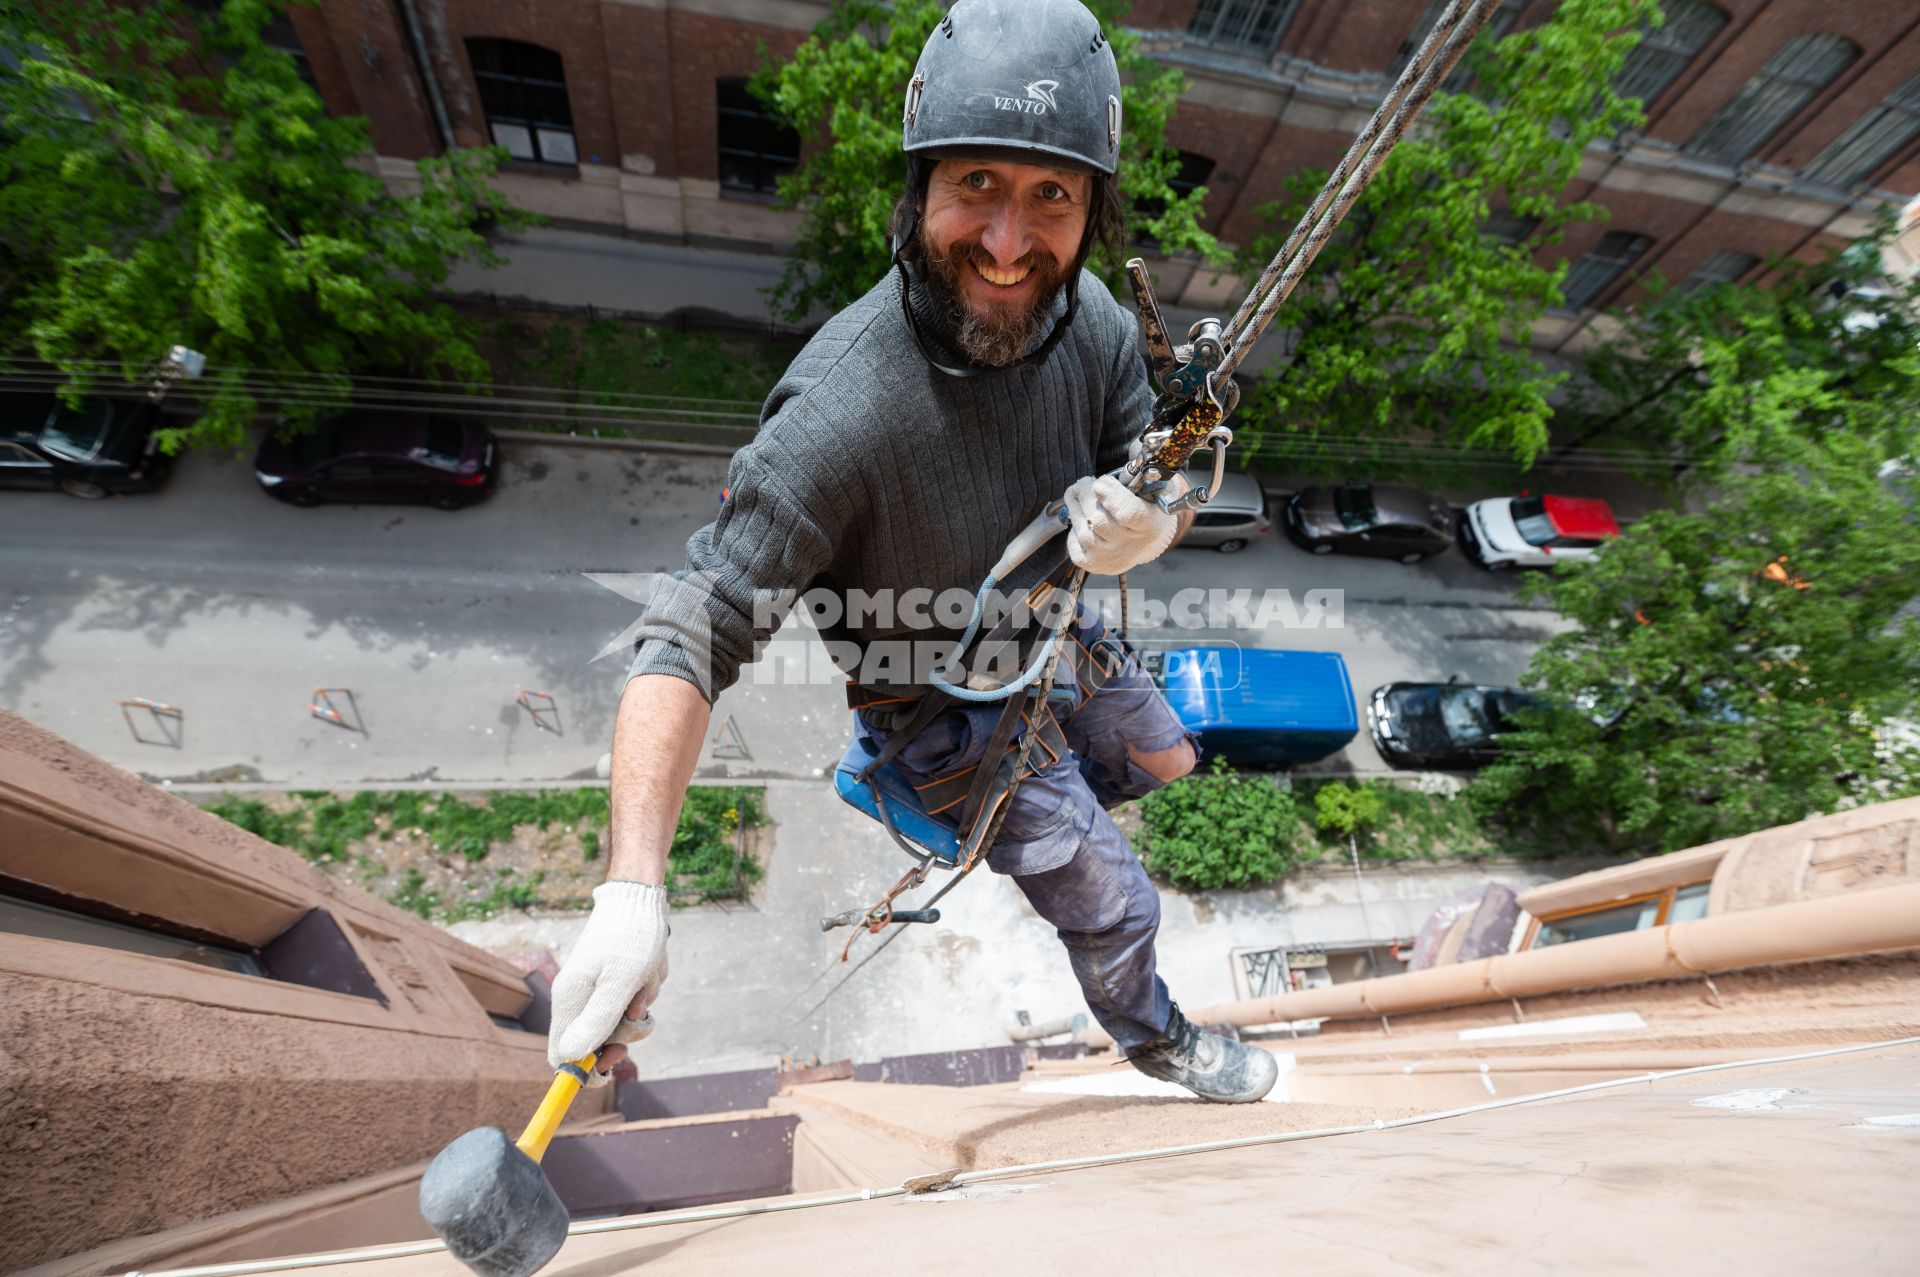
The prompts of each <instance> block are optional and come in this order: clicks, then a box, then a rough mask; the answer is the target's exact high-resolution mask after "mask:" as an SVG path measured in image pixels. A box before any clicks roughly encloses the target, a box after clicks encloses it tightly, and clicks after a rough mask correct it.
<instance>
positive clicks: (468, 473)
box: [253, 410, 500, 510]
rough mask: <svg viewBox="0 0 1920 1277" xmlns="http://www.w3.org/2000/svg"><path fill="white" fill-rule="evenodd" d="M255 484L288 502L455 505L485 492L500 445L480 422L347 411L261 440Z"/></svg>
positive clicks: (449, 507)
mask: <svg viewBox="0 0 1920 1277" xmlns="http://www.w3.org/2000/svg"><path fill="white" fill-rule="evenodd" d="M253 469H254V477H255V478H257V479H259V481H260V486H261V487H262V488H265V489H266V490H267V492H268V493H269V494H270V495H272V496H275V497H278V498H280V499H281V500H282V501H290V502H292V503H293V504H294V505H318V504H320V502H322V501H346V502H360V501H399V502H409V503H413V504H420V505H431V506H438V507H439V508H440V509H442V510H457V509H459V508H460V507H461V506H467V505H472V504H473V503H474V502H476V501H479V500H480V499H482V498H483V497H485V496H486V495H487V494H488V493H490V492H492V491H493V489H494V485H495V483H496V482H497V481H498V479H499V475H500V446H499V444H498V442H497V441H496V440H495V439H494V437H493V432H492V431H490V430H488V429H487V428H486V427H485V426H482V425H478V424H476V423H474V422H470V421H461V420H459V419H458V418H455V417H443V416H437V415H434V414H431V413H405V412H390V411H372V410H370V411H354V412H347V413H342V414H339V415H337V416H333V417H327V418H323V419H322V420H321V421H319V422H318V423H317V424H316V425H315V426H314V428H313V429H312V430H311V431H309V432H308V433H306V434H302V435H296V436H294V437H293V438H291V439H282V438H279V437H277V436H274V437H269V438H268V439H267V441H266V442H265V443H263V444H261V445H260V452H259V454H258V455H257V456H256V457H255V458H254V463H253Z"/></svg>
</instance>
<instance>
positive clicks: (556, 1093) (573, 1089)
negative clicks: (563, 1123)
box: [513, 1053, 600, 1162]
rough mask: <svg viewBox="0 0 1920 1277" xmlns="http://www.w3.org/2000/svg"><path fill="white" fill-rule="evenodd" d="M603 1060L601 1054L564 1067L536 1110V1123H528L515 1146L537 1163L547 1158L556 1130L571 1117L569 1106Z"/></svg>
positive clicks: (585, 1057)
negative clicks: (598, 1063) (549, 1145)
mask: <svg viewBox="0 0 1920 1277" xmlns="http://www.w3.org/2000/svg"><path fill="white" fill-rule="evenodd" d="M599 1058H600V1057H599V1054H598V1053H595V1054H593V1055H587V1056H583V1057H582V1058H580V1059H578V1060H575V1061H574V1062H573V1063H572V1064H563V1065H561V1066H560V1071H559V1072H558V1073H555V1074H554V1075H553V1085H552V1086H550V1087H548V1088H547V1098H546V1099H544V1100H541V1101H540V1107H539V1108H537V1109H535V1110H534V1111H533V1120H532V1121H531V1122H528V1123H527V1129H526V1130H524V1131H522V1132H520V1138H519V1139H517V1140H515V1141H514V1142H513V1143H514V1147H516V1148H518V1149H519V1150H520V1151H521V1152H522V1153H525V1154H526V1155H527V1156H528V1157H531V1158H532V1159H533V1160H534V1161H536V1162H537V1161H539V1160H540V1159H541V1158H542V1157H545V1156H546V1153H547V1145H548V1144H549V1143H551V1142H552V1140H553V1132H554V1130H555V1129H556V1128H557V1127H558V1126H559V1125H560V1119H561V1118H563V1117H565V1116H566V1115H567V1106H568V1105H569V1104H572V1103H573V1097H574V1096H576V1095H578V1094H580V1088H581V1087H583V1086H585V1085H586V1084H587V1074H588V1073H590V1072H592V1071H593V1062H594V1061H595V1060H597V1059H599Z"/></svg>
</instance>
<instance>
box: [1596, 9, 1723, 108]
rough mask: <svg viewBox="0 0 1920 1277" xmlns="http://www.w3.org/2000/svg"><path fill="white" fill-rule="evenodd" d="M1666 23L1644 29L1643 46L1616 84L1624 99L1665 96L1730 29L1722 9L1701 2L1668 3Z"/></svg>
mask: <svg viewBox="0 0 1920 1277" xmlns="http://www.w3.org/2000/svg"><path fill="white" fill-rule="evenodd" d="M1662 7H1663V8H1665V10H1666V13H1667V20H1666V22H1665V23H1664V24H1662V25H1661V26H1659V27H1642V28H1641V30H1640V43H1639V44H1637V45H1635V46H1634V47H1633V52H1632V53H1629V54H1628V55H1627V61H1626V64H1625V65H1623V66H1622V67H1621V68H1620V74H1619V76H1618V77H1616V78H1615V80H1614V82H1613V87H1614V91H1615V92H1617V93H1619V94H1620V96H1621V97H1626V98H1639V99H1640V100H1641V101H1642V102H1651V101H1653V100H1654V99H1655V98H1657V97H1659V96H1660V95H1661V94H1662V93H1664V92H1666V90H1667V86H1668V85H1670V84H1672V83H1673V82H1674V80H1675V79H1677V78H1678V77H1679V75H1680V72H1682V71H1684V70H1685V69H1686V66H1687V63H1689V62H1691V61H1693V59H1694V55H1695V54H1697V53H1699V52H1700V50H1702V49H1704V48H1706V47H1707V45H1708V43H1709V42H1711V41H1712V39H1713V38H1714V37H1715V36H1717V35H1719V34H1720V29H1721V28H1722V27H1724V26H1726V25H1727V15H1726V12H1725V11H1724V10H1722V9H1719V8H1716V7H1715V6H1713V5H1710V4H1703V3H1701V0H1665V4H1664V5H1663V6H1662Z"/></svg>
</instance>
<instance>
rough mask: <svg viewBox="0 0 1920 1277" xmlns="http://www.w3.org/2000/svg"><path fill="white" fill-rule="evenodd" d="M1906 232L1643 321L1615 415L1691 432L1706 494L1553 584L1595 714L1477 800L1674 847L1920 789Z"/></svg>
mask: <svg viewBox="0 0 1920 1277" xmlns="http://www.w3.org/2000/svg"><path fill="white" fill-rule="evenodd" d="M1882 229H1883V233H1884V231H1885V230H1886V229H1887V228H1884V227H1883V228H1882ZM1881 243H1882V241H1881V240H1880V239H1878V238H1870V239H1867V240H1863V241H1862V242H1861V243H1860V244H1858V245H1856V246H1854V247H1853V248H1851V249H1849V250H1848V251H1847V252H1845V253H1843V254H1840V255H1838V256H1835V257H1831V258H1829V259H1827V260H1824V261H1821V262H1818V263H1811V264H1795V263H1778V262H1777V263H1774V265H1773V267H1772V273H1773V277H1772V279H1771V281H1770V282H1768V283H1766V284H1764V285H1759V286H1754V285H1748V286H1733V285H1724V286H1717V287H1713V288H1708V289H1704V290H1699V291H1697V292H1694V293H1692V294H1690V295H1678V294H1669V295H1666V296H1656V299H1655V300H1654V301H1652V302H1651V303H1650V304H1648V305H1646V306H1643V307H1641V308H1640V309H1639V310H1638V311H1637V312H1633V313H1626V314H1622V315H1620V316H1619V319H1620V321H1621V323H1622V324H1623V325H1624V327H1623V330H1622V332H1621V335H1620V337H1619V338H1618V340H1616V341H1615V342H1614V343H1613V344H1612V345H1611V346H1610V347H1609V348H1608V349H1607V350H1605V351H1603V352H1601V353H1599V354H1598V355H1596V356H1595V358H1594V360H1593V361H1592V366H1593V370H1594V376H1593V383H1592V386H1591V387H1590V392H1589V393H1590V403H1589V408H1588V410H1589V412H1590V413H1591V414H1592V418H1591V419H1592V420H1594V421H1596V422H1599V423H1602V424H1603V425H1604V426H1605V427H1606V428H1607V429H1609V430H1612V431H1616V432H1620V431H1625V432H1631V433H1632V434H1633V435H1635V436H1638V437H1641V438H1644V439H1647V440H1651V441H1654V442H1655V443H1657V444H1660V445H1662V446H1666V447H1670V448H1673V449H1676V450H1678V452H1679V453H1680V454H1682V456H1683V457H1684V460H1685V468H1684V470H1683V471H1682V472H1681V475H1680V484H1679V487H1680V492H1681V495H1682V497H1683V498H1684V499H1685V501H1686V502H1687V508H1685V509H1681V510H1673V511H1662V512H1659V513H1656V514H1654V515H1651V516H1649V517H1648V518H1646V519H1644V520H1642V521H1640V522H1639V523H1637V524H1635V525H1633V526H1632V527H1630V528H1629V529H1628V530H1627V532H1626V533H1625V535H1623V536H1622V537H1620V538H1619V539H1618V540H1616V541H1614V542H1613V543H1611V544H1609V545H1608V546H1606V547H1605V548H1604V549H1603V550H1602V551H1601V552H1600V553H1599V554H1597V555H1595V556H1594V557H1593V558H1592V559H1591V560H1589V561H1588V562H1586V563H1583V564H1579V565H1576V566H1573V567H1571V568H1568V569H1563V570H1561V571H1560V572H1557V573H1556V574H1555V575H1554V577H1552V578H1551V579H1550V580H1548V581H1537V582H1534V583H1533V584H1534V588H1535V591H1536V592H1537V593H1539V594H1541V595H1544V596H1545V597H1546V598H1548V599H1550V600H1551V602H1552V604H1553V606H1554V608H1555V609H1556V610H1557V611H1559V612H1560V613H1561V614H1562V615H1564V616H1565V617H1566V618H1567V619H1569V620H1570V621H1572V622H1573V623H1574V626H1575V628H1574V629H1573V630H1571V631H1570V632H1568V633H1564V634H1561V635H1559V636H1557V637H1555V638H1554V639H1552V640H1551V641H1549V642H1548V643H1547V645H1546V646H1545V647H1544V648H1542V649H1541V650H1540V651H1539V652H1538V653H1537V654H1536V656H1535V658H1534V661H1533V663H1532V666H1531V668H1530V670H1529V673H1528V679H1529V682H1531V683H1533V684H1535V685H1537V686H1538V687H1540V688H1542V689H1544V690H1545V691H1546V692H1547V693H1548V695H1549V697H1550V698H1551V699H1553V700H1554V701H1556V702H1557V703H1558V704H1560V705H1562V706H1565V707H1569V708H1568V709H1566V710H1565V711H1564V712H1562V713H1560V714H1558V715H1557V716H1556V717H1555V719H1554V721H1553V722H1552V723H1551V724H1549V725H1545V726H1541V727H1537V728H1534V729H1530V730H1528V731H1525V732H1522V733H1520V734H1519V735H1518V736H1517V737H1515V738H1513V740H1512V741H1511V743H1510V744H1509V745H1506V746H1503V750H1502V758H1501V761H1500V762H1499V763H1498V764H1497V765H1495V766H1494V767H1491V768H1489V769H1488V770H1487V771H1485V772H1483V773H1482V774H1481V776H1480V779H1479V781H1478V782H1477V784H1476V786H1475V790H1474V792H1475V796H1476V801H1479V802H1480V803H1482V804H1483V805H1484V806H1491V807H1498V808H1501V809H1505V810H1507V811H1514V810H1517V809H1521V808H1524V809H1525V810H1526V812H1527V814H1529V815H1532V816H1537V817H1542V818H1544V819H1547V820H1549V821H1552V820H1557V819H1564V820H1567V821H1578V822H1585V823H1588V824H1591V825H1593V826H1596V827H1597V828H1598V829H1599V830H1600V831H1601V832H1602V833H1604V834H1605V835H1606V836H1607V837H1608V838H1609V839H1610V840H1612V841H1613V842H1614V843H1615V844H1616V845H1620V846H1624V847H1630V848H1635V849H1642V850H1672V849H1675V848H1679V847H1685V846H1689V845H1693V844H1696V843H1700V842H1704V841H1708V840H1710V839H1714V838H1720V837H1727V836H1731V835H1734V834H1741V833H1748V832H1751V831H1753V830H1755V829H1760V828H1764V827H1766V826H1768V825H1774V824H1779V823H1782V822H1787V821H1793V820H1798V819H1802V818H1804V817H1806V816H1810V815H1814V814H1818V813H1821V812H1826V811H1832V810H1835V809H1837V808H1841V807H1845V806H1849V805H1852V804H1854V803H1859V802H1865V801H1872V800H1876V799H1880V798H1887V797H1894V796H1898V795H1900V794H1905V793H1912V792H1916V791H1920V487H1917V486H1916V483H1915V470H1914V462H1915V459H1916V457H1920V318H1917V317H1916V316H1917V315H1920V310H1917V309H1916V308H1917V307H1920V286H1916V285H1915V284H1913V283H1911V282H1909V283H1905V284H1902V283H1898V282H1894V281H1885V280H1879V279H1878V276H1877V264H1878V263H1879V261H1880V249H1881ZM1869 285H1871V287H1870V286H1869ZM1593 405H1598V406H1597V407H1595V406H1593ZM1574 707H1578V708H1577V709H1576V708H1574Z"/></svg>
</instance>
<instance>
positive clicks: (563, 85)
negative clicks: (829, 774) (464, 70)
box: [464, 36, 580, 171]
mask: <svg viewBox="0 0 1920 1277" xmlns="http://www.w3.org/2000/svg"><path fill="white" fill-rule="evenodd" d="M464 43H465V46H466V51H467V66H468V69H469V70H470V71H471V72H472V73H473V82H474V90H475V97H476V99H477V100H478V101H479V103H480V115H481V118H482V119H484V120H485V121H486V124H487V138H488V140H489V141H490V142H491V143H492V144H493V145H494V146H498V147H502V148H503V149H505V150H506V152H507V154H508V156H509V157H510V158H511V159H512V160H513V161H514V162H515V163H518V164H538V165H541V166H543V167H546V168H565V169H573V170H576V171H577V170H578V169H579V167H580V138H579V135H578V133H577V132H576V131H575V128H574V121H573V93H572V91H571V90H569V89H568V87H567V74H566V55H565V54H563V53H562V52H561V51H560V50H558V49H550V48H548V47H547V46H545V45H542V44H534V43H532V42H531V41H527V40H510V39H506V38H504V37H499V36H468V37H467V38H466V40H465V41H464ZM527 49H531V50H534V51H536V52H538V53H542V54H547V55H550V56H551V57H552V58H553V59H554V60H555V62H556V63H557V64H558V66H559V73H560V74H559V78H558V79H551V78H548V77H546V76H544V75H536V74H532V73H531V72H530V71H529V70H528V69H526V68H525V67H524V66H523V67H521V68H519V69H516V70H493V69H491V68H488V69H484V70H483V69H482V58H481V57H480V56H479V53H480V51H482V50H487V51H491V52H493V53H495V54H500V55H504V54H507V53H510V52H518V51H520V50H527ZM491 60H492V59H487V61H491ZM502 60H503V61H504V60H505V59H504V58H503V59H502ZM490 86H493V87H492V90H491V91H492V92H493V93H494V94H495V95H496V97H495V101H493V102H490V101H489V100H488V95H489V89H490ZM529 89H533V90H538V91H539V92H540V93H541V94H542V95H551V94H552V92H553V91H554V90H556V89H557V90H558V91H559V97H560V100H561V101H562V102H564V103H565V104H566V116H567V118H566V119H565V120H556V119H549V118H546V117H545V116H544V115H535V114H534V113H533V108H532V105H531V103H530V101H529V100H528V98H527V90H529ZM509 93H511V94H514V95H517V97H518V106H519V111H518V113H515V112H514V111H512V110H511V109H509V110H505V111H501V112H495V110H494V109H493V108H494V106H495V105H496V104H498V105H501V106H503V107H508V108H511V107H512V106H513V105H514V103H513V102H510V101H508V100H506V98H505V97H504V96H500V95H505V94H509ZM550 100H551V97H550V96H549V101H550ZM501 125H506V126H507V127H509V128H516V129H520V130H521V131H522V132H523V133H524V134H525V135H526V146H527V149H528V151H529V152H530V154H527V155H517V154H515V153H514V149H513V144H512V143H511V142H503V141H501V140H500V135H499V131H498V130H499V127H500V126H501ZM549 136H551V137H554V138H558V137H562V136H564V137H565V138H566V150H567V151H568V152H570V154H568V155H566V156H565V157H564V158H559V157H555V156H550V155H549V154H548V152H547V148H548V145H549V143H548V137H549Z"/></svg>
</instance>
